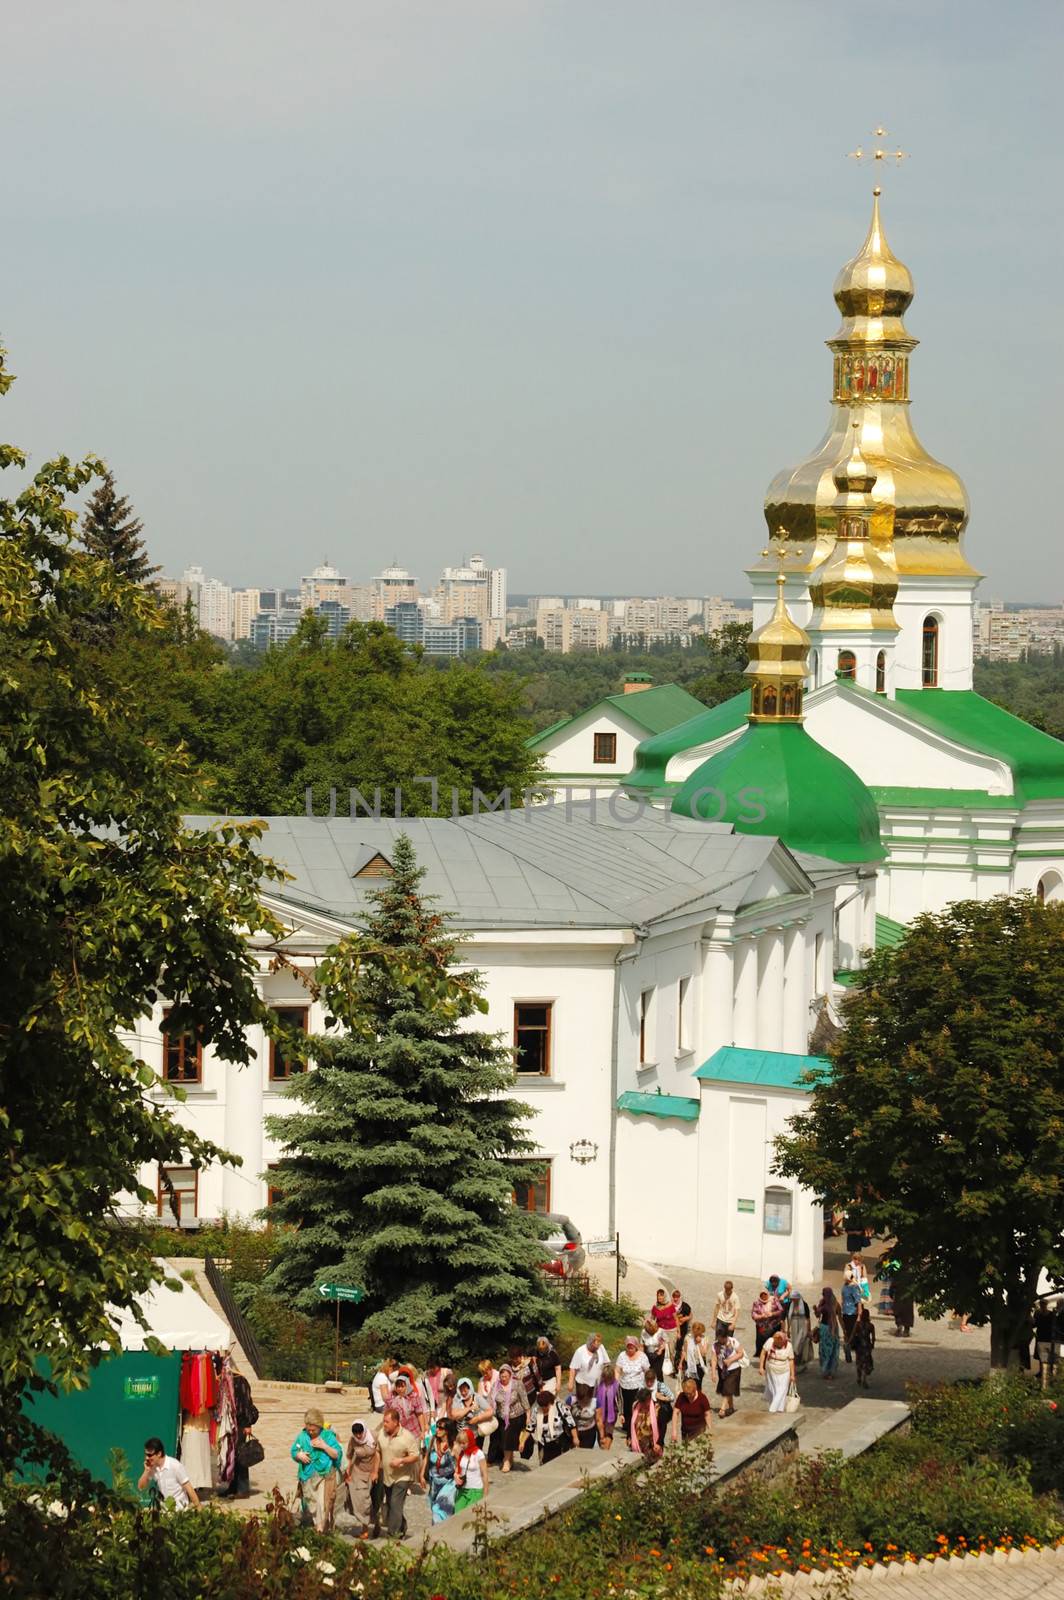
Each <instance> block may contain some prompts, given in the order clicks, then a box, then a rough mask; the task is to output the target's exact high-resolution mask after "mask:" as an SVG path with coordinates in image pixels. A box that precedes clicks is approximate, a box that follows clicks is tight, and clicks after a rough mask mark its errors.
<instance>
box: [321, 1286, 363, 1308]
mask: <svg viewBox="0 0 1064 1600" xmlns="http://www.w3.org/2000/svg"><path fill="white" fill-rule="evenodd" d="M318 1293H319V1294H320V1295H321V1297H322V1299H323V1300H350V1301H351V1302H352V1304H354V1305H356V1306H357V1305H358V1303H359V1301H360V1300H364V1299H365V1298H366V1291H365V1289H360V1288H359V1286H358V1284H357V1283H319V1284H318Z"/></svg>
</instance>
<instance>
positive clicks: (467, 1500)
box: [454, 1428, 488, 1511]
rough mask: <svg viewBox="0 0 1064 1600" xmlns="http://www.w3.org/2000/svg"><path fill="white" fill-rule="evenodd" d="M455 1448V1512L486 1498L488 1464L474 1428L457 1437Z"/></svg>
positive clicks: (465, 1430)
mask: <svg viewBox="0 0 1064 1600" xmlns="http://www.w3.org/2000/svg"><path fill="white" fill-rule="evenodd" d="M455 1448H456V1449H457V1451H458V1463H457V1466H456V1468H455V1474H454V1481H455V1483H456V1485H457V1488H458V1492H457V1493H456V1495H455V1497H454V1509H455V1511H464V1510H465V1508H466V1506H473V1505H476V1504H477V1503H478V1502H479V1501H481V1500H486V1499H487V1498H488V1462H487V1458H486V1456H485V1454H484V1452H483V1450H482V1449H481V1448H480V1435H479V1434H478V1433H477V1432H476V1430H475V1429H474V1428H465V1429H464V1430H463V1431H462V1432H461V1433H460V1434H459V1435H458V1440H457V1444H456V1446H455Z"/></svg>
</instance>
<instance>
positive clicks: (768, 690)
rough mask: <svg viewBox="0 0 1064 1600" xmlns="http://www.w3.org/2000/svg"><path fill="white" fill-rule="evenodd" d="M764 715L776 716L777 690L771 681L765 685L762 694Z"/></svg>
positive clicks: (762, 711)
mask: <svg viewBox="0 0 1064 1600" xmlns="http://www.w3.org/2000/svg"><path fill="white" fill-rule="evenodd" d="M761 713H762V716H766V717H774V716H775V715H776V690H775V688H774V687H773V685H772V684H771V683H767V684H766V685H765V688H764V691H763V693H762V696H761Z"/></svg>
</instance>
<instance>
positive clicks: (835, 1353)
mask: <svg viewBox="0 0 1064 1600" xmlns="http://www.w3.org/2000/svg"><path fill="white" fill-rule="evenodd" d="M867 1299H868V1279H867V1274H866V1273H865V1271H864V1267H863V1264H862V1262H861V1258H860V1256H859V1255H855V1256H854V1257H853V1258H851V1260H850V1262H849V1264H848V1265H847V1268H846V1274H845V1281H844V1284H843V1289H842V1297H841V1302H840V1301H839V1300H837V1299H836V1297H835V1295H834V1293H833V1291H832V1290H831V1289H829V1288H825V1289H824V1291H823V1293H822V1296H821V1298H820V1300H819V1301H818V1302H817V1305H816V1306H815V1308H814V1309H813V1310H812V1311H811V1310H810V1306H809V1303H808V1301H807V1300H806V1299H805V1297H804V1295H803V1294H802V1292H801V1290H800V1289H798V1288H796V1287H794V1286H793V1285H791V1284H789V1283H788V1282H787V1280H786V1279H785V1278H781V1277H779V1276H778V1275H775V1274H773V1275H772V1276H771V1277H769V1278H768V1279H766V1280H765V1284H764V1288H763V1289H762V1290H761V1291H760V1292H759V1294H758V1295H757V1296H756V1297H755V1299H754V1302H753V1304H752V1305H751V1307H750V1315H751V1320H752V1325H753V1335H754V1338H753V1350H752V1352H751V1353H750V1354H748V1353H747V1350H746V1349H745V1347H744V1345H743V1342H742V1340H741V1339H740V1338H739V1336H738V1333H737V1328H738V1326H739V1324H740V1320H741V1317H742V1312H743V1306H742V1304H741V1302H740V1299H739V1296H738V1295H737V1294H736V1291H735V1286H734V1284H733V1283H732V1282H730V1281H727V1282H725V1283H724V1285H723V1287H722V1289H721V1291H720V1293H719V1294H718V1295H717V1297H716V1301H715V1304H714V1306H713V1312H712V1316H711V1317H710V1319H709V1321H708V1323H707V1322H703V1321H699V1320H698V1319H697V1318H695V1317H694V1315H693V1313H692V1309H691V1306H690V1304H689V1303H688V1302H687V1301H686V1300H685V1299H684V1296H683V1293H682V1292H681V1291H680V1290H679V1289H675V1290H673V1291H672V1293H671V1295H670V1294H669V1293H668V1292H667V1291H666V1290H665V1289H659V1290H658V1291H657V1294H656V1296H655V1301H654V1304H653V1305H652V1306H651V1307H650V1308H649V1310H648V1312H647V1315H646V1317H645V1319H644V1322H643V1326H642V1328H641V1330H640V1332H639V1333H638V1334H635V1333H632V1334H629V1335H628V1336H627V1337H626V1338H625V1339H624V1341H623V1343H622V1345H621V1348H620V1349H619V1350H618V1351H617V1353H616V1355H612V1356H611V1355H610V1353H609V1351H608V1350H607V1349H606V1346H605V1344H604V1343H603V1340H602V1337H601V1335H600V1334H599V1333H598V1332H591V1333H588V1335H587V1337H586V1339H585V1340H584V1342H583V1344H581V1345H579V1346H578V1347H577V1349H576V1350H575V1351H574V1352H573V1355H572V1357H571V1358H570V1360H569V1361H568V1363H563V1361H562V1359H561V1357H560V1356H559V1354H558V1351H557V1350H556V1349H555V1347H554V1345H553V1343H552V1342H551V1340H550V1339H548V1338H545V1337H544V1338H540V1339H538V1340H536V1341H535V1344H534V1346H533V1347H532V1348H531V1349H530V1350H524V1349H521V1348H517V1347H514V1348H512V1349H511V1350H510V1351H509V1352H508V1354H507V1358H506V1360H505V1361H501V1362H499V1364H498V1365H495V1363H494V1362H492V1361H490V1360H483V1361H481V1362H480V1363H479V1365H478V1367H477V1373H476V1377H475V1378H474V1377H462V1376H459V1375H458V1374H457V1373H455V1372H454V1371H452V1370H451V1369H450V1368H449V1367H446V1366H444V1365H443V1363H442V1362H439V1361H432V1362H430V1363H429V1364H428V1365H427V1366H426V1367H425V1368H424V1369H422V1370H421V1371H419V1370H418V1369H417V1368H416V1367H414V1366H413V1365H411V1364H409V1363H401V1362H400V1361H398V1360H397V1359H394V1358H389V1359H386V1360H384V1361H382V1362H381V1364H380V1367H379V1369H378V1370H377V1372H376V1374H375V1376H374V1378H373V1382H372V1385H371V1391H370V1394H371V1403H372V1408H373V1413H374V1415H373V1416H372V1417H371V1418H363V1417H360V1418H357V1419H356V1420H355V1422H354V1423H353V1424H352V1427H351V1433H350V1437H349V1438H348V1440H347V1441H346V1443H341V1441H340V1439H339V1438H338V1437H337V1435H336V1434H335V1433H334V1432H333V1431H332V1429H331V1428H329V1427H327V1426H326V1425H325V1419H324V1417H323V1415H322V1413H321V1412H320V1411H319V1410H317V1409H314V1408H312V1409H311V1410H309V1411H308V1412H307V1413H306V1416H305V1418H304V1426H303V1429H302V1430H301V1431H300V1433H299V1435H298V1437H297V1438H296V1440H295V1441H294V1443H293V1445H292V1451H291V1453H292V1458H293V1460H294V1461H295V1463H296V1467H297V1472H298V1477H299V1489H300V1495H301V1499H302V1503H303V1511H304V1515H305V1516H306V1518H307V1519H308V1520H310V1521H313V1523H314V1525H315V1526H316V1527H317V1528H318V1529H319V1530H323V1531H324V1530H325V1529H327V1528H329V1527H331V1525H332V1522H333V1517H334V1515H335V1510H336V1506H337V1502H338V1499H339V1498H340V1497H341V1496H342V1497H343V1503H344V1504H345V1506H346V1509H347V1511H348V1512H349V1513H350V1515H351V1516H352V1517H353V1518H354V1520H355V1523H356V1525H357V1531H359V1532H360V1533H361V1534H362V1536H364V1537H366V1538H374V1537H377V1536H379V1535H380V1534H382V1533H384V1534H386V1535H388V1536H389V1537H391V1538H396V1539H398V1538H402V1537H404V1536H405V1534H406V1517H405V1506H406V1499H407V1496H408V1494H409V1493H410V1492H411V1491H412V1490H415V1488H420V1490H421V1491H422V1492H423V1493H424V1494H425V1495H426V1496H427V1498H428V1505H429V1510H430V1513H431V1516H432V1519H433V1521H434V1522H442V1521H444V1520H446V1519H447V1518H448V1517H451V1516H454V1515H455V1513H456V1512H459V1511H462V1510H464V1509H465V1507H466V1506H470V1505H474V1504H476V1503H478V1502H481V1501H486V1500H487V1499H488V1495H489V1486H490V1483H491V1481H492V1477H493V1475H494V1474H495V1473H496V1472H498V1473H499V1474H506V1473H509V1472H511V1471H513V1469H514V1465H515V1463H526V1464H531V1463H532V1461H533V1460H534V1459H538V1460H539V1461H540V1462H548V1461H552V1460H554V1459H555V1458H556V1457H558V1456H559V1455H561V1454H562V1453H563V1452H565V1451H567V1450H596V1449H597V1450H610V1449H612V1448H613V1447H614V1445H615V1443H616V1444H618V1445H619V1447H620V1448H622V1449H628V1450H629V1451H632V1452H635V1453H638V1454H640V1455H642V1456H643V1457H645V1458H646V1459H647V1460H651V1461H652V1460H656V1459H658V1458H659V1457H660V1456H661V1455H662V1454H663V1453H664V1451H665V1449H666V1447H667V1445H668V1444H669V1443H680V1442H684V1443H686V1442H689V1441H691V1440H694V1439H697V1438H699V1437H700V1436H701V1435H703V1434H705V1433H706V1432H707V1431H708V1430H709V1429H710V1428H711V1427H712V1407H711V1403H710V1399H709V1393H714V1392H715V1393H716V1395H718V1396H719V1409H718V1417H719V1418H727V1417H729V1416H731V1415H732V1414H733V1413H734V1411H735V1409H736V1403H737V1401H738V1399H739V1396H740V1392H741V1388H742V1377H743V1373H744V1371H746V1370H748V1369H749V1368H750V1367H751V1366H752V1365H756V1367H757V1369H758V1374H759V1377H760V1378H761V1380H762V1383H763V1391H764V1396H765V1400H766V1403H767V1405H768V1409H769V1410H770V1411H776V1412H780V1411H786V1410H794V1409H797V1407H798V1404H799V1399H798V1394H797V1388H796V1379H797V1373H798V1370H799V1369H800V1368H801V1367H803V1366H805V1365H806V1364H807V1363H808V1362H809V1361H810V1360H811V1358H812V1354H813V1350H814V1348H816V1349H817V1351H818V1354H819V1360H820V1370H821V1372H822V1373H823V1375H824V1377H825V1378H831V1377H833V1376H834V1374H835V1370H836V1368H837V1366H838V1360H839V1353H840V1349H841V1350H843V1351H844V1353H845V1358H846V1360H847V1361H848V1362H849V1361H856V1364H857V1381H858V1384H859V1385H861V1386H862V1387H867V1385H868V1380H869V1376H870V1374H871V1372H872V1369H873V1355H872V1352H873V1349H874V1346H875V1329H874V1328H873V1327H872V1325H871V1319H870V1316H869V1311H868V1306H867V1303H866V1302H867ZM814 1318H815V1325H814ZM707 1391H708V1392H707Z"/></svg>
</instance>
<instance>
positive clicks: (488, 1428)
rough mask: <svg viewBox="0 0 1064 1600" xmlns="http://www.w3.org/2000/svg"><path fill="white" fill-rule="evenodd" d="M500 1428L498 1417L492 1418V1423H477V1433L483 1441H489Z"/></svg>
mask: <svg viewBox="0 0 1064 1600" xmlns="http://www.w3.org/2000/svg"><path fill="white" fill-rule="evenodd" d="M498 1426H499V1419H498V1417H492V1419H491V1421H490V1422H478V1423H477V1432H478V1433H479V1434H480V1437H481V1438H482V1439H487V1438H489V1437H490V1436H491V1435H492V1434H493V1433H494V1432H495V1430H496V1428H497V1427H498Z"/></svg>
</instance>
